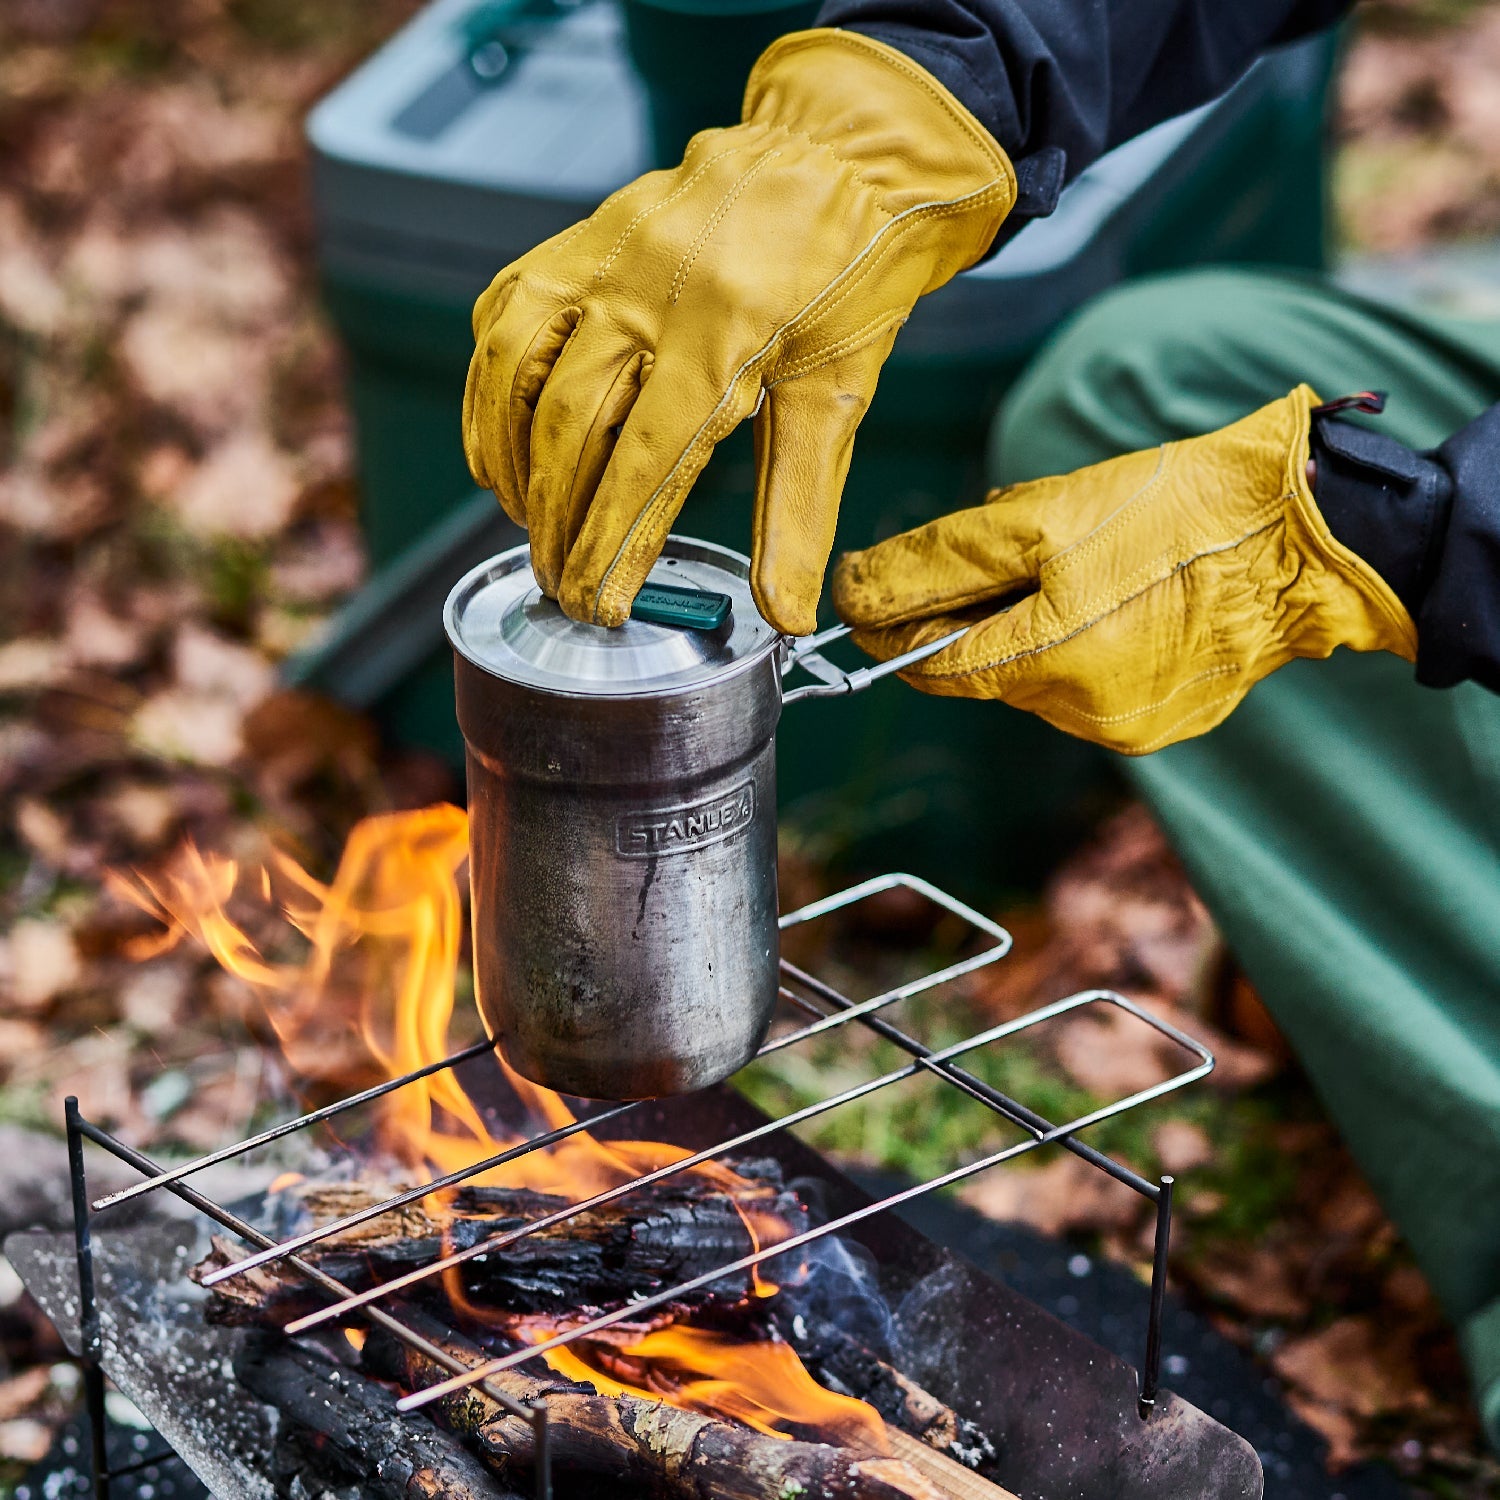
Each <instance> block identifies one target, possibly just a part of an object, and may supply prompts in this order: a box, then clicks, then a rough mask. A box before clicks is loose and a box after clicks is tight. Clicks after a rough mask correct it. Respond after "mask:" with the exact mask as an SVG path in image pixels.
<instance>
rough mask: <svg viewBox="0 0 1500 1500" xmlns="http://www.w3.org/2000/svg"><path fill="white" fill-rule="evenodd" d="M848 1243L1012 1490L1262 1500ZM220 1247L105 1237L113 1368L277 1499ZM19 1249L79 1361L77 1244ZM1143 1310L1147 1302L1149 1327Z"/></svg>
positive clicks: (1205, 1422)
mask: <svg viewBox="0 0 1500 1500" xmlns="http://www.w3.org/2000/svg"><path fill="white" fill-rule="evenodd" d="M471 1092H475V1093H478V1092H480V1090H478V1089H473V1090H471ZM763 1119H764V1117H763V1116H762V1115H761V1114H760V1113H759V1112H758V1111H757V1110H755V1109H754V1108H753V1107H752V1106H751V1105H749V1104H748V1103H746V1102H745V1100H743V1099H742V1098H741V1097H740V1096H739V1095H737V1094H735V1093H733V1092H731V1091H729V1090H725V1089H719V1090H710V1091H707V1092H705V1093H702V1094H696V1095H689V1096H685V1097H682V1098H679V1099H674V1100H663V1101H660V1102H659V1103H655V1104H649V1105H644V1106H640V1107H638V1109H637V1110H636V1111H634V1112H632V1114H631V1115H630V1116H629V1117H628V1118H627V1119H625V1120H621V1121H620V1128H621V1132H622V1134H623V1133H626V1132H627V1129H628V1133H630V1134H633V1135H649V1136H650V1137H651V1138H653V1139H657V1140H664V1141H670V1142H674V1143H679V1144H682V1145H685V1146H688V1147H695V1146H699V1145H701V1144H703V1143H704V1142H706V1141H713V1140H718V1139H722V1138H724V1137H725V1136H728V1135H732V1134H734V1133H736V1132H739V1131H743V1130H746V1129H748V1128H750V1127H752V1126H754V1125H756V1124H758V1123H760V1122H761V1121H762V1120H763ZM598 1133H599V1134H600V1135H601V1136H604V1135H607V1134H608V1130H607V1128H606V1129H601V1130H600V1131H599V1132H598ZM764 1145H765V1147H766V1148H768V1149H769V1152H770V1154H773V1155H775V1156H776V1157H777V1158H778V1159H779V1160H780V1162H781V1165H782V1167H783V1170H784V1172H785V1174H786V1177H787V1180H788V1181H795V1180H799V1179H800V1180H802V1181H805V1182H807V1183H809V1184H814V1185H815V1186H812V1187H811V1188H810V1193H811V1195H812V1196H813V1197H815V1198H818V1199H821V1205H820V1206H821V1208H822V1209H823V1210H824V1211H825V1212H827V1213H828V1214H829V1215H839V1214H843V1213H845V1212H847V1211H849V1210H850V1209H851V1208H853V1207H855V1206H856V1205H858V1204H861V1203H865V1202H868V1201H870V1200H869V1199H868V1198H867V1197H866V1195H865V1194H863V1193H862V1192H861V1191H860V1189H859V1188H857V1187H856V1186H855V1185H854V1184H853V1183H852V1182H850V1181H849V1179H847V1178H846V1177H844V1176H843V1175H842V1174H840V1173H838V1172H837V1171H835V1170H834V1169H833V1168H832V1167H831V1166H830V1165H829V1164H828V1163H827V1162H826V1161H825V1160H823V1159H822V1158H821V1157H820V1156H818V1155H817V1154H816V1153H815V1152H813V1151H811V1150H810V1149H809V1148H807V1147H805V1146H803V1145H802V1144H801V1143H800V1142H798V1141H796V1140H795V1139H793V1138H790V1137H788V1136H787V1135H785V1134H777V1135H775V1136H773V1137H771V1138H769V1139H768V1140H767V1141H766V1142H765V1143H764ZM851 1237H852V1238H855V1239H857V1240H859V1241H860V1242H862V1243H863V1245H864V1246H865V1248H866V1249H867V1250H868V1251H869V1252H870V1253H871V1255H872V1257H873V1259H874V1263H875V1265H876V1266H877V1267H878V1273H879V1279H880V1290H881V1291H882V1293H883V1294H884V1296H885V1298H886V1301H887V1303H888V1304H889V1306H890V1307H891V1309H892V1310H893V1319H894V1329H893V1339H894V1342H895V1343H896V1344H897V1345H898V1346H899V1348H900V1349H901V1351H902V1364H903V1367H904V1368H905V1370H906V1373H907V1374H909V1375H910V1376H911V1377H912V1378H914V1379H916V1380H917V1381H919V1382H920V1383H921V1384H922V1385H924V1386H925V1387H927V1389H929V1390H930V1391H931V1392H932V1393H933V1394H934V1395H936V1396H937V1397H939V1398H940V1399H941V1400H943V1401H945V1402H947V1403H948V1404H950V1405H951V1406H953V1407H954V1408H955V1409H956V1410H957V1411H959V1413H960V1414H961V1415H963V1416H965V1417H967V1418H969V1419H970V1420H972V1421H974V1422H975V1423H976V1424H977V1425H978V1426H980V1427H981V1428H982V1429H983V1430H984V1431H985V1432H987V1433H988V1434H989V1435H990V1437H991V1439H992V1440H993V1442H994V1444H995V1447H996V1449H997V1451H998V1453H999V1455H1000V1462H999V1465H998V1477H999V1478H1000V1480H1001V1481H1002V1482H1003V1483H1004V1484H1005V1485H1007V1486H1008V1487H1009V1488H1010V1489H1012V1490H1014V1491H1016V1492H1017V1493H1018V1494H1020V1495H1021V1496H1023V1497H1024V1500H1137V1497H1139V1500H1148V1497H1149V1500H1160V1497H1163V1496H1184V1497H1186V1496H1191V1497H1193V1500H1258V1497H1259V1496H1260V1495H1261V1492H1262V1477H1261V1465H1260V1462H1259V1460H1258V1458H1257V1457H1256V1454H1255V1451H1254V1449H1253V1448H1251V1446H1250V1445H1249V1444H1248V1443H1246V1442H1245V1441H1244V1440H1243V1439H1242V1438H1240V1437H1238V1436H1237V1435H1235V1434H1234V1433H1232V1432H1231V1431H1229V1430H1228V1429H1227V1428H1225V1427H1223V1426H1221V1425H1220V1424H1219V1423H1218V1422H1215V1421H1214V1420H1212V1419H1211V1418H1209V1417H1208V1416H1206V1415H1205V1414H1204V1413H1203V1412H1201V1411H1199V1410H1198V1409H1197V1408H1196V1407H1194V1406H1192V1405H1190V1404H1188V1403H1187V1402H1185V1401H1182V1400H1180V1399H1179V1398H1177V1397H1176V1396H1174V1395H1172V1394H1171V1393H1169V1392H1164V1393H1163V1394H1162V1396H1161V1398H1160V1400H1159V1403H1158V1405H1157V1408H1156V1410H1155V1412H1154V1413H1153V1414H1152V1416H1151V1417H1150V1418H1149V1419H1148V1420H1145V1421H1143V1420H1142V1419H1141V1417H1140V1415H1139V1414H1138V1410H1137V1381H1136V1376H1135V1373H1134V1371H1133V1370H1132V1369H1131V1367H1130V1366H1129V1365H1128V1364H1126V1363H1125V1362H1124V1361H1123V1360H1120V1359H1118V1358H1116V1357H1115V1356H1114V1355H1111V1354H1109V1353H1107V1352H1106V1351H1105V1350H1104V1349H1102V1348H1101V1347H1099V1345H1097V1344H1095V1343H1093V1342H1092V1341H1091V1340H1089V1339H1087V1338H1085V1337H1084V1336H1083V1335H1081V1334H1079V1333H1076V1332H1074V1331H1073V1330H1071V1329H1069V1328H1068V1327H1066V1326H1065V1325H1064V1324H1063V1323H1061V1322H1060V1321H1058V1320H1057V1319H1056V1318H1054V1317H1052V1316H1051V1315H1050V1314H1049V1313H1047V1312H1045V1311H1043V1310H1042V1309H1041V1308H1040V1307H1038V1306H1037V1305H1036V1304H1035V1303H1033V1302H1031V1301H1030V1300H1028V1299H1027V1298H1026V1297H1024V1296H1022V1295H1021V1294H1020V1293H1019V1292H1017V1291H1014V1290H1012V1289H1011V1288H1009V1287H1007V1286H1005V1285H1004V1284H1003V1283H1000V1282H997V1281H993V1280H991V1279H989V1278H988V1277H986V1276H985V1275H983V1274H982V1273H981V1272H980V1271H979V1270H978V1269H976V1268H975V1267H974V1266H973V1265H971V1264H970V1263H969V1262H967V1261H965V1260H963V1259H962V1258H960V1257H959V1256H957V1255H954V1254H952V1253H951V1252H949V1251H946V1250H944V1249H942V1248H941V1247H940V1246H938V1245H936V1244H934V1243H933V1242H932V1241H930V1240H928V1239H926V1238H925V1237H924V1236H923V1235H921V1234H920V1233H918V1232H917V1231H916V1230H915V1229H913V1228H912V1227H910V1226H909V1225H908V1224H906V1223H903V1222H902V1221H901V1220H900V1219H899V1218H897V1217H896V1216H895V1215H894V1214H889V1213H887V1214H882V1215H879V1216H877V1217H876V1218H874V1219H871V1220H868V1221H866V1222H865V1223H863V1224H861V1225H860V1226H859V1227H858V1230H857V1232H856V1233H855V1234H854V1235H852V1236H851ZM206 1239H207V1235H206V1229H202V1228H200V1227H199V1225H198V1223H196V1222H183V1221H171V1220H166V1221H163V1220H153V1221H147V1222H144V1223H141V1224H137V1225H134V1226H131V1227H127V1228H122V1229H119V1230H116V1231H110V1230H109V1229H108V1228H102V1227H96V1231H95V1268H96V1269H95V1274H96V1277H97V1280H98V1291H99V1296H98V1303H99V1308H100V1314H101V1321H102V1330H101V1331H102V1341H103V1351H102V1363H103V1366H104V1369H105V1370H106V1372H107V1373H108V1374H109V1376H110V1377H111V1378H112V1379H113V1380H114V1381H115V1382H116V1384H117V1385H118V1386H119V1387H120V1388H121V1390H123V1391H124V1392H125V1394H126V1395H128V1396H129V1397H130V1398H131V1399H132V1400H133V1401H134V1402H135V1403H136V1405H137V1406H138V1407H139V1408H140V1409H141V1411H142V1412H143V1413H144V1414H145V1415H146V1417H147V1418H148V1419H149V1420H150V1421H151V1422H152V1423H153V1425H155V1426H156V1428H157V1430H158V1431H159V1432H160V1433H161V1435H162V1436H163V1438H165V1439H166V1441H167V1442H168V1443H169V1444H170V1445H171V1446H172V1448H173V1449H175V1450H176V1451H177V1452H178V1453H179V1454H180V1455H181V1456H182V1458H183V1459H184V1460H185V1461H186V1462H187V1463H188V1464H189V1465H190V1466H191V1467H192V1468H193V1469H194V1470H195V1471H196V1472H197V1473H198V1474H199V1475H200V1476H201V1477H202V1478H203V1479H204V1481H205V1482H206V1483H207V1484H208V1486H209V1488H210V1489H211V1490H212V1491H213V1493H214V1494H215V1495H216V1496H219V1497H220V1500H271V1497H272V1495H273V1487H272V1484H271V1480H270V1478H269V1476H268V1473H267V1466H266V1455H267V1453H268V1452H269V1451H270V1448H271V1439H272V1431H271V1421H270V1415H269V1413H268V1411H267V1409H266V1408H264V1407H262V1406H260V1404H259V1403H257V1402H255V1401H254V1400H253V1399H252V1398H251V1397H250V1396H249V1394H248V1393H247V1392H246V1391H244V1390H243V1388H242V1387H240V1386H239V1384H238V1383H237V1381H236V1380H235V1379H234V1376H233V1373H232V1361H233V1357H234V1354H235V1352H236V1350H237V1348H238V1342H237V1341H238V1340H239V1339H240V1338H242V1337H243V1335H241V1334H239V1333H237V1332H235V1331H234V1330H229V1329H224V1328H215V1327H210V1326H209V1325H207V1324H206V1323H205V1321H204V1319H203V1315H202V1306H201V1300H202V1296H203V1294H202V1293H201V1292H199V1291H198V1290H197V1289H196V1288H194V1287H193V1286H192V1285H191V1284H190V1283H188V1282H187V1280H186V1277H185V1272H186V1269H187V1267H188V1266H189V1265H191V1264H192V1263H193V1261H194V1259H196V1257H197V1255H198V1254H200V1253H201V1251H202V1250H203V1249H204V1248H206ZM6 1253H7V1254H8V1255H10V1257H11V1259H12V1260H13V1262H14V1263H15V1266H16V1269H17V1270H18V1271H19V1272H20V1274H21V1276H22V1278H23V1280H24V1281H25V1282H26V1284H27V1286H28V1288H29V1289H30V1290H31V1291H32V1293H33V1295H35V1296H36V1297H37V1300H38V1301H39V1302H40V1303H41V1305H42V1307H43V1308H44V1309H45V1311H46V1312H47V1313H48V1314H49V1316H51V1317H52V1318H53V1320H54V1322H56V1323H57V1325H58V1328H59V1330H60V1331H61V1332H62V1334H63V1336H64V1338H66V1339H67V1340H68V1341H69V1343H70V1346H71V1347H74V1348H76V1347H77V1302H78V1297H77V1279H76V1277H77V1271H76V1262H75V1260H74V1249H73V1243H72V1239H71V1236H66V1235H57V1234H45V1233H25V1234H20V1235H16V1236H13V1237H12V1238H11V1239H10V1240H9V1241H8V1242H7V1245H6ZM1144 1302H1145V1298H1144V1293H1142V1294H1141V1305H1140V1307H1139V1318H1140V1320H1141V1322H1142V1323H1144V1319H1145V1306H1144ZM1124 1311H1125V1310H1124V1309H1122V1312H1124Z"/></svg>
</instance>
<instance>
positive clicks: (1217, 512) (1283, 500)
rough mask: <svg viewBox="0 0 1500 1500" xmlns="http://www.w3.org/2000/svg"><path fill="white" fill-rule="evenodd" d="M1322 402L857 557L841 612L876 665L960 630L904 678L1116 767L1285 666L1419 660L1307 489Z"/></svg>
mask: <svg viewBox="0 0 1500 1500" xmlns="http://www.w3.org/2000/svg"><path fill="white" fill-rule="evenodd" d="M1316 401H1317V397H1316V396H1314V395H1313V393H1312V391H1311V390H1310V389H1309V388H1308V387H1307V386H1305V385H1302V386H1298V387H1297V389H1296V390H1294V391H1293V392H1292V393H1291V394H1290V395H1289V396H1287V397H1285V398H1284V399H1282V400H1280V401H1273V402H1272V403H1271V404H1270V405H1269V406H1264V407H1262V408H1261V409H1260V410H1259V411H1258V412H1255V413H1253V414H1252V415H1250V416H1248V417H1245V418H1244V419H1243V420H1242V421H1239V422H1236V423H1234V424H1233V425H1232V426H1229V427H1225V428H1223V429H1222V430H1220V431H1218V432H1214V433H1210V434H1209V435H1208V436H1206V437H1199V438H1192V439H1189V440H1188V441H1186V442H1179V443H1166V444H1164V445H1163V446H1162V447H1161V448H1158V449H1152V450H1150V451H1147V452H1142V453H1129V454H1126V455H1125V456H1124V457H1122V458H1113V459H1110V460H1108V461H1107V462H1105V463H1101V464H1095V465H1093V466H1092V467H1091V468H1087V469H1080V470H1078V471H1077V472H1076V473H1073V474H1067V475H1063V476H1060V477H1057V478H1051V479H1038V480H1034V481H1032V482H1030V483H1027V484H1017V485H1012V486H1011V487H1010V488H1009V489H1004V490H996V491H995V492H994V493H993V494H992V495H991V496H990V497H989V500H988V502H987V503H986V504H984V505H981V506H979V507H977V508H976V509H974V510H963V511H958V512H956V513H955V514H953V515H950V516H944V517H943V518H942V519H940V520H937V521H933V522H931V523H930V524H929V525H926V526H922V527H919V528H918V529H917V530H915V531H909V532H907V533H905V534H904V535H902V536H897V537H892V538H891V539H890V540H889V541H886V542H882V543H880V544H879V545H878V546H875V547H871V548H870V549H868V550H867V551H864V552H855V553H851V554H850V555H849V556H847V557H844V558H842V559H841V560H840V562H839V565H838V569H837V571H836V573H835V575H834V602H835V604H836V606H837V608H838V611H839V614H840V615H841V616H842V617H843V618H844V619H845V620H846V621H847V622H848V623H850V624H851V625H853V626H854V627H855V631H854V639H855V640H856V641H857V642H858V643H859V644H860V645H861V646H862V647H864V649H865V650H866V651H868V652H869V653H870V654H871V655H873V656H877V657H880V658H882V659H884V658H888V657H891V656H895V655H896V654H898V653H899V652H902V651H906V650H908V649H910V648H912V647H914V646H918V645H921V644H922V643H924V642H926V641H930V640H935V639H937V638H938V637H939V636H941V635H944V634H947V633H949V632H951V631H953V630H955V629H958V628H960V627H961V626H962V625H963V623H964V622H965V621H966V620H972V621H974V622H975V623H974V624H973V626H972V628H971V629H970V630H969V631H968V633H967V634H966V635H965V636H963V638H962V639H961V640H959V641H957V642H955V643H954V644H953V645H952V646H950V647H949V648H948V649H947V650H945V651H940V652H938V653H937V654H936V655H935V656H931V657H929V658H927V659H926V660H925V661H923V662H921V663H919V664H918V665H916V666H914V667H912V668H911V669H910V670H909V671H907V672H904V673H903V674H902V675H903V676H904V677H905V678H906V680H907V681H908V682H910V683H912V684H913V685H914V686H915V687H919V688H921V689H923V690H924V691H925V692H930V693H944V694H955V695H959V696H963V697H969V698H1000V699H1003V700H1004V701H1005V702H1006V703H1010V704H1013V705H1015V706H1016V707H1017V708H1025V709H1029V710H1030V711H1031V712H1033V713H1036V714H1039V715H1041V717H1042V718H1044V719H1046V720H1047V721H1048V722H1049V723H1051V724H1055V725H1056V726H1057V727H1058V728H1059V729H1064V730H1067V732H1068V733H1069V734H1075V735H1078V736H1080V737H1081V738H1083V739H1089V740H1094V741H1096V742H1097V743H1098V744H1101V745H1107V746H1109V747H1110V748H1111V749H1114V750H1121V751H1124V752H1125V753H1126V754H1127V755H1145V754H1146V753H1148V752H1149V751H1152V750H1158V749H1160V748H1161V747H1162V746H1163V745H1170V744H1173V743H1174V742H1175V741H1177V740H1184V739H1189V738H1191V737H1192V736H1193V735H1197V734H1202V733H1203V732H1204V731H1205V730H1208V729H1212V728H1213V726H1214V725H1215V724H1217V723H1219V722H1220V721H1221V720H1222V719H1224V718H1225V717H1227V715H1228V714H1229V712H1230V711H1231V710H1232V709H1233V708H1234V706H1235V705H1236V704H1237V703H1238V702H1239V701H1240V699H1241V698H1243V697H1244V696H1245V694H1246V693H1247V692H1248V691H1249V690H1250V688H1251V687H1253V686H1254V685H1255V683H1257V682H1259V681H1260V679H1261V678H1262V677H1265V676H1267V675H1268V674H1269V673H1271V672H1274V671H1275V670H1276V668H1277V667H1279V666H1282V665H1284V664H1285V663H1286V662H1288V661H1290V660H1292V658H1293V657H1298V656H1314V657H1322V656H1327V655H1329V653H1330V652H1332V651H1333V649H1334V648H1335V647H1336V646H1349V647H1352V648H1353V649H1354V650H1356V651H1391V652H1394V653H1395V654H1396V655H1398V656H1403V657H1405V658H1406V659H1407V660H1408V661H1413V660H1415V658H1416V648H1417V636H1416V628H1415V627H1414V626H1413V624H1412V621H1411V617H1410V616H1409V615H1408V614H1407V612H1406V610H1405V608H1404V607H1403V606H1402V604H1401V602H1400V600H1398V599H1397V597H1396V596H1395V594H1394V593H1392V591H1391V590H1390V588H1389V587H1388V586H1387V585H1386V584H1385V582H1384V581H1383V580H1382V579H1381V578H1380V577H1379V576H1378V575H1377V574H1376V573H1375V572H1374V570H1373V569H1371V568H1370V567H1369V566H1368V565H1367V564H1366V563H1365V562H1363V561H1362V560H1361V559H1360V558H1358V557H1356V556H1355V554H1354V553H1352V552H1350V551H1349V549H1348V548H1347V547H1345V546H1343V545H1342V544H1341V543H1340V542H1338V541H1337V540H1335V538H1334V537H1333V535H1332V533H1331V532H1330V531H1329V529H1328V527H1327V525H1326V523H1325V522H1324V520H1323V517H1322V516H1321V515H1320V514H1319V512H1318V507H1317V504H1316V503H1315V502H1314V500H1313V496H1312V492H1311V490H1310V489H1309V488H1308V483H1307V472H1306V471H1307V457H1308V428H1309V425H1310V420H1311V417H1310V414H1311V410H1312V407H1313V406H1314V405H1315V403H1316ZM1018 593H1019V594H1023V595H1024V597H1021V598H1020V599H1019V600H1018V601H1017V602H1014V603H1012V604H1010V607H1008V608H1007V607H1005V605H1006V603H1007V601H1008V598H1011V599H1013V598H1014V596H1015V595H1017V594H1018Z"/></svg>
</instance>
